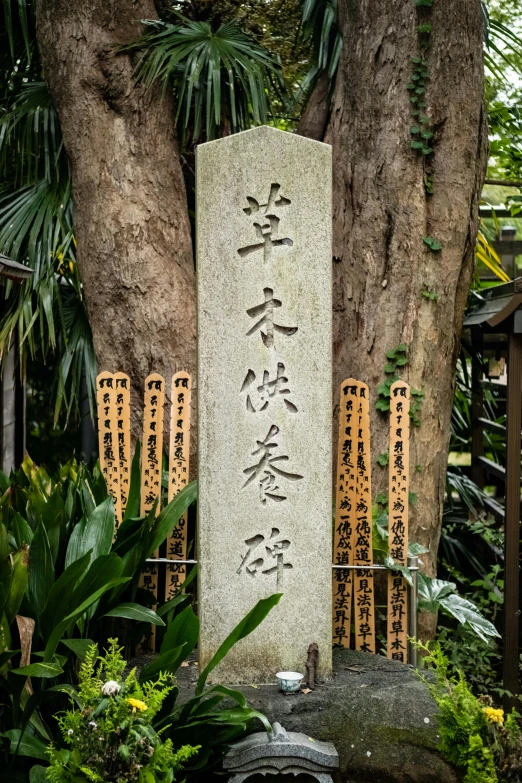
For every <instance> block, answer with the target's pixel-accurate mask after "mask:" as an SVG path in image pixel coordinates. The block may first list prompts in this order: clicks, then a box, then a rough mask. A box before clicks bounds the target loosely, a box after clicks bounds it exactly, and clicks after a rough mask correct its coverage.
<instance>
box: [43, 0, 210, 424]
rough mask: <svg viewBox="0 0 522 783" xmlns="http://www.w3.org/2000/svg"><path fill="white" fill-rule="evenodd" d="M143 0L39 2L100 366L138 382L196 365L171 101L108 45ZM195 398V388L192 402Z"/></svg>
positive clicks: (132, 29)
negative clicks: (138, 79)
mask: <svg viewBox="0 0 522 783" xmlns="http://www.w3.org/2000/svg"><path fill="white" fill-rule="evenodd" d="M147 18H157V14H156V13H155V9H154V3H153V0H74V2H72V3H71V2H68V0H38V6H37V34H38V45H39V49H40V55H41V58H42V62H43V67H44V72H45V79H46V82H47V84H48V86H49V89H50V91H51V95H52V98H53V101H54V104H55V106H56V109H57V111H58V115H59V118H60V123H61V127H62V132H63V138H64V143H65V147H66V150H67V153H68V155H69V159H70V162H71V167H72V178H73V195H74V204H75V213H74V227H75V237H76V240H77V255H78V263H79V267H80V272H81V277H82V282H83V287H84V292H85V299H86V304H87V309H88V313H89V321H90V324H91V327H92V331H93V337H94V347H95V351H96V355H97V358H98V366H99V370H110V371H113V372H116V371H123V372H126V373H128V374H129V376H130V378H131V381H132V409H133V410H132V414H133V415H132V429H133V435H134V436H136V435H139V434H140V431H141V416H142V413H141V411H142V403H141V400H142V397H143V381H144V379H145V377H146V376H147V375H148V374H149V373H150V372H159V373H161V374H162V375H163V376H164V377H165V379H166V381H167V384H166V388H167V394H168V393H169V389H170V377H171V375H172V373H173V372H176V371H177V370H188V371H189V372H194V368H195V350H196V337H195V323H196V318H195V286H194V262H193V254H192V242H191V235H190V224H189V218H188V209H187V198H186V193H185V185H184V181H183V176H182V172H181V166H180V161H179V153H178V147H177V142H176V136H175V132H176V131H175V123H174V117H173V111H172V109H173V107H172V103H171V99H170V98H169V97H168V96H162V95H161V94H160V91H159V90H149V91H146V90H144V89H143V88H141V87H137V86H136V85H135V81H134V77H133V64H132V62H131V59H130V57H129V56H128V55H127V54H121V53H117V52H116V50H115V47H116V46H117V45H119V44H124V43H127V42H129V41H131V40H133V39H134V38H136V37H137V36H138V35H139V34H140V32H141V31H142V29H143V28H142V26H141V25H140V22H139V20H140V19H147ZM194 398H195V395H193V399H194Z"/></svg>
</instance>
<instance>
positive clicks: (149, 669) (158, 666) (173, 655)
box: [140, 647, 184, 682]
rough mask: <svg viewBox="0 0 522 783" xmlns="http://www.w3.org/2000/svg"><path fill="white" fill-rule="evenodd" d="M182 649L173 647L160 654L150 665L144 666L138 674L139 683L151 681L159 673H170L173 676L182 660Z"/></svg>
mask: <svg viewBox="0 0 522 783" xmlns="http://www.w3.org/2000/svg"><path fill="white" fill-rule="evenodd" d="M183 658H184V655H183V648H182V647H174V648H172V649H170V650H167V652H164V653H160V655H158V657H157V658H155V659H154V660H153V661H152V663H149V665H148V666H145V667H144V668H143V669H142V670H141V672H140V682H145V681H146V680H151V679H153V678H154V677H157V676H158V674H159V673H160V672H172V673H173V674H174V673H175V672H176V671H177V669H178V668H179V665H180V663H181V661H182V660H183Z"/></svg>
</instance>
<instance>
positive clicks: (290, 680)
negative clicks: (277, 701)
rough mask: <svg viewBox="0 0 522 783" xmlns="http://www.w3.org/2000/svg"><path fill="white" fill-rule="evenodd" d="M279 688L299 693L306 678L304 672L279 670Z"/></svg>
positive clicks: (285, 691) (284, 691)
mask: <svg viewBox="0 0 522 783" xmlns="http://www.w3.org/2000/svg"><path fill="white" fill-rule="evenodd" d="M276 677H277V679H278V681H279V690H280V691H282V692H283V693H297V691H298V690H299V688H300V687H301V683H302V681H303V679H304V674H299V672H277V674H276Z"/></svg>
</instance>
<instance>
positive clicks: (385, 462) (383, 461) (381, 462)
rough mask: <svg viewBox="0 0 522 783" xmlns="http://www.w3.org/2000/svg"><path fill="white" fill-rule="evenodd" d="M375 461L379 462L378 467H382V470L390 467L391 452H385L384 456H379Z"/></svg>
mask: <svg viewBox="0 0 522 783" xmlns="http://www.w3.org/2000/svg"><path fill="white" fill-rule="evenodd" d="M375 461H376V462H377V465H380V466H381V468H385V467H386V465H388V464H389V462H390V452H389V451H383V452H382V454H379V456H378V457H377V459H376V460H375Z"/></svg>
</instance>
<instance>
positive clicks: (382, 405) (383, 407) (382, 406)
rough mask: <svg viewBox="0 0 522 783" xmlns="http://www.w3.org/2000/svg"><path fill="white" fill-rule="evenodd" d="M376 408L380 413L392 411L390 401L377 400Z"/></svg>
mask: <svg viewBox="0 0 522 783" xmlns="http://www.w3.org/2000/svg"><path fill="white" fill-rule="evenodd" d="M375 407H376V408H377V410H378V411H389V410H390V403H389V402H388V400H377V402H376V403H375Z"/></svg>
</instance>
